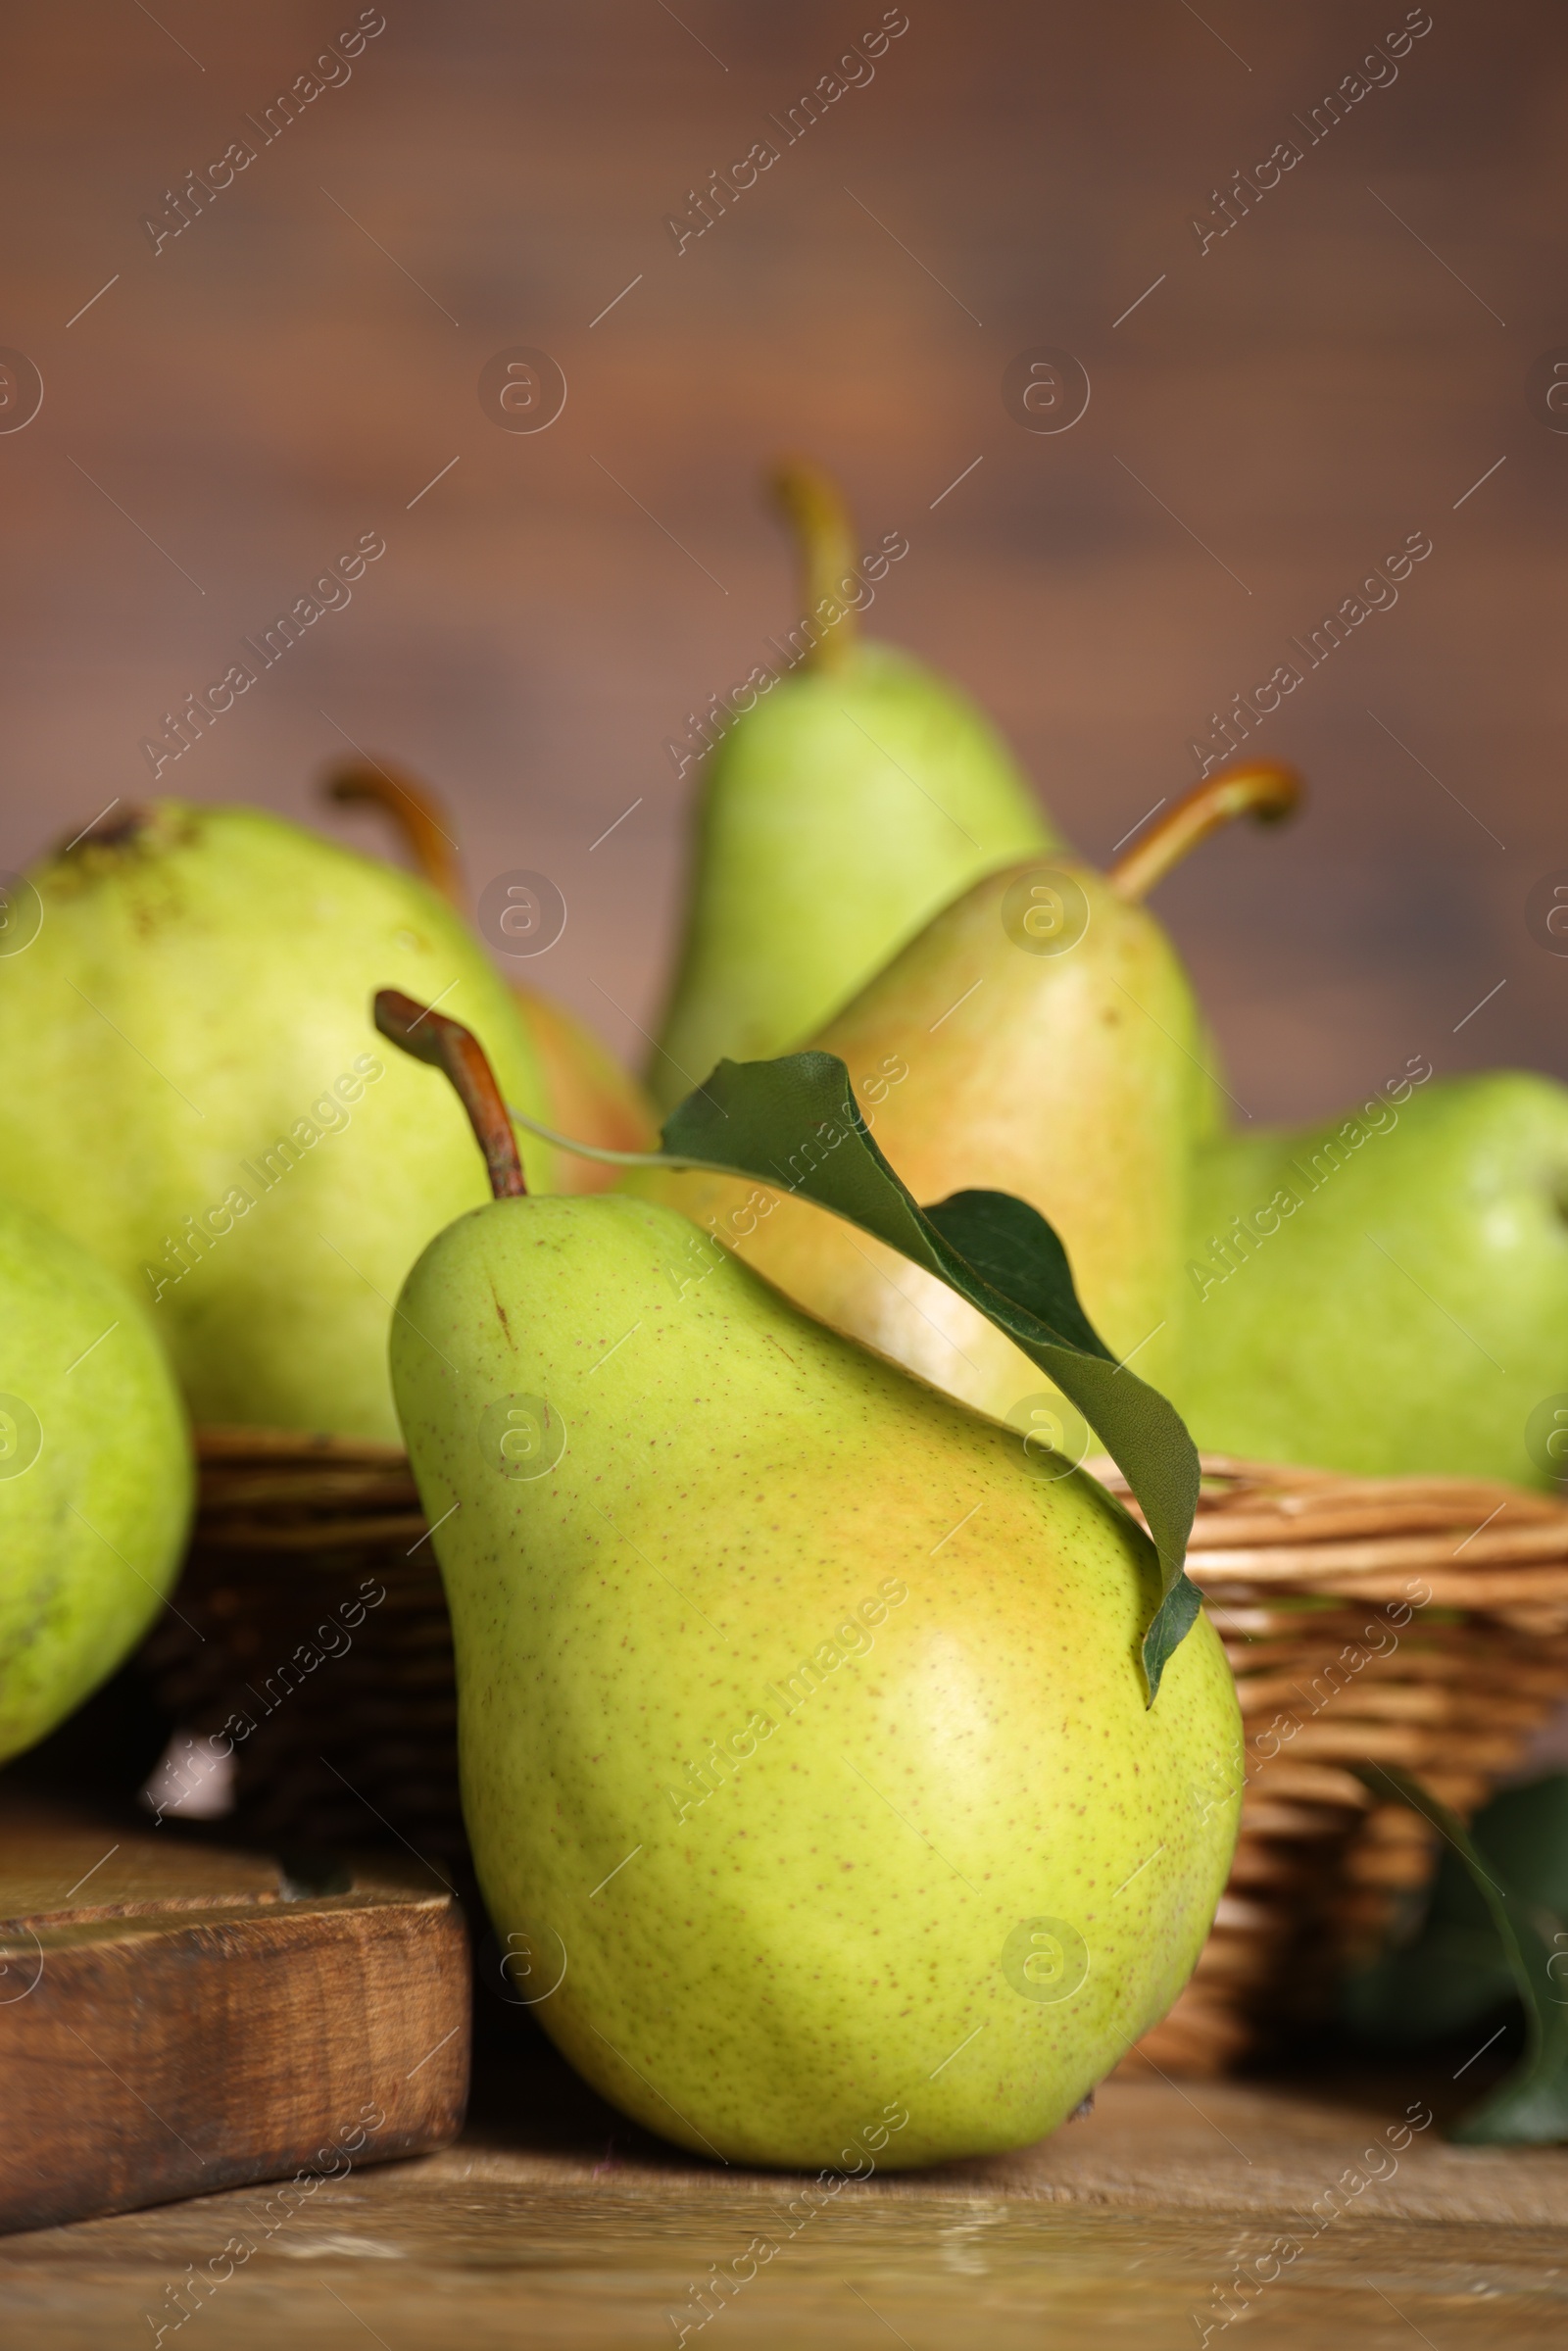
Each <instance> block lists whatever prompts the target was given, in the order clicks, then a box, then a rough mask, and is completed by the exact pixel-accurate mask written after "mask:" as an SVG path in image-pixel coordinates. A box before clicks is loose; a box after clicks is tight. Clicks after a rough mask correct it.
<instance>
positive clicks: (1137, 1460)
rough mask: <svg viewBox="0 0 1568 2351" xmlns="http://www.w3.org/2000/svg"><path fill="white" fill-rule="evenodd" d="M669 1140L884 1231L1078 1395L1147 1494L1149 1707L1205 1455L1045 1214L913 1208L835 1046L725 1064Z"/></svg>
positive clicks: (679, 1151) (959, 1204)
mask: <svg viewBox="0 0 1568 2351" xmlns="http://www.w3.org/2000/svg"><path fill="white" fill-rule="evenodd" d="M662 1141H663V1151H662V1153H661V1154H660V1157H661V1158H662V1160H663V1162H664V1163H665V1164H669V1163H677V1164H681V1165H685V1166H696V1167H711V1168H716V1169H721V1170H723V1171H724V1172H726V1173H729V1174H733V1175H745V1176H751V1177H754V1178H757V1179H760V1181H761V1182H763V1183H766V1184H772V1185H775V1186H777V1188H778V1189H779V1190H780V1191H783V1192H790V1193H798V1194H800V1195H801V1196H802V1197H803V1198H805V1199H807V1200H814V1201H815V1202H816V1203H817V1205H818V1206H819V1207H823V1208H828V1209H831V1210H832V1211H833V1213H834V1214H835V1215H837V1216H842V1217H844V1218H846V1219H847V1221H848V1222H849V1223H851V1224H855V1225H858V1226H859V1228H860V1230H861V1231H862V1232H865V1233H870V1234H872V1235H873V1236H874V1237H875V1238H876V1239H877V1240H878V1241H885V1242H886V1243H887V1244H888V1246H889V1248H891V1249H897V1250H899V1252H900V1253H901V1255H903V1256H906V1257H907V1258H908V1259H909V1261H910V1263H911V1264H914V1265H919V1266H922V1267H923V1268H924V1269H925V1271H926V1272H927V1273H932V1274H935V1275H936V1276H937V1278H938V1279H939V1280H940V1281H943V1282H946V1283H947V1284H948V1286H949V1288H950V1289H952V1290H956V1292H957V1294H958V1296H959V1297H960V1298H966V1299H967V1300H968V1302H969V1304H970V1305H972V1306H975V1307H977V1308H978V1310H979V1311H980V1312H981V1313H982V1314H984V1315H985V1316H986V1317H987V1318H988V1319H989V1320H990V1321H991V1322H994V1323H995V1324H996V1326H997V1328H998V1329H999V1330H1001V1331H1005V1333H1006V1335H1007V1337H1008V1338H1009V1339H1010V1340H1012V1341H1013V1343H1014V1344H1015V1345H1016V1346H1017V1347H1021V1348H1022V1350H1023V1352H1024V1353H1025V1354H1026V1355H1027V1356H1028V1357H1029V1358H1030V1360H1031V1361H1032V1362H1034V1363H1037V1364H1038V1365H1039V1367H1040V1369H1041V1370H1042V1371H1043V1372H1045V1373H1046V1374H1047V1376H1048V1377H1049V1378H1050V1379H1051V1380H1052V1381H1053V1382H1054V1385H1055V1386H1056V1387H1057V1388H1058V1389H1059V1390H1060V1391H1061V1394H1062V1395H1063V1396H1066V1397H1068V1398H1069V1400H1070V1401H1071V1402H1072V1403H1074V1404H1075V1405H1076V1406H1077V1408H1078V1410H1079V1411H1080V1412H1081V1413H1082V1414H1083V1416H1084V1419H1085V1420H1086V1421H1087V1422H1088V1423H1089V1426H1090V1427H1091V1428H1092V1429H1093V1430H1094V1431H1095V1432H1096V1433H1097V1435H1098V1436H1099V1438H1100V1440H1101V1442H1102V1444H1103V1445H1104V1448H1105V1450H1106V1452H1107V1453H1109V1455H1110V1457H1111V1459H1112V1460H1113V1461H1114V1462H1115V1463H1116V1465H1117V1467H1118V1468H1119V1469H1120V1470H1121V1472H1122V1474H1123V1476H1124V1477H1125V1478H1126V1480H1127V1483H1128V1485H1129V1486H1130V1487H1131V1488H1132V1491H1133V1493H1134V1494H1136V1496H1137V1497H1138V1500H1139V1503H1140V1504H1141V1506H1142V1508H1143V1512H1144V1516H1145V1517H1146V1519H1147V1520H1148V1522H1149V1529H1150V1533H1151V1535H1152V1538H1153V1543H1154V1549H1155V1552H1156V1554H1157V1556H1158V1561H1159V1573H1160V1592H1161V1598H1160V1604H1159V1607H1158V1609H1157V1610H1156V1611H1155V1614H1154V1617H1153V1619H1152V1623H1151V1625H1150V1627H1149V1630H1148V1632H1147V1633H1146V1635H1145V1637H1144V1644H1143V1658H1144V1672H1145V1675H1146V1677H1147V1680H1148V1684H1149V1696H1150V1703H1151V1704H1152V1703H1153V1700H1154V1698H1155V1696H1156V1695H1157V1693H1158V1690H1159V1683H1160V1676H1161V1675H1162V1673H1163V1671H1164V1668H1165V1664H1166V1662H1167V1660H1168V1659H1169V1657H1170V1655H1171V1653H1172V1651H1173V1650H1174V1649H1175V1648H1176V1646H1177V1643H1178V1642H1179V1641H1181V1640H1182V1639H1183V1637H1184V1636H1185V1634H1186V1633H1187V1632H1188V1630H1189V1629H1190V1627H1191V1626H1192V1624H1193V1622H1194V1620H1195V1619H1196V1617H1197V1615H1198V1609H1199V1595H1198V1592H1196V1590H1195V1589H1194V1587H1193V1586H1192V1584H1190V1583H1189V1582H1188V1580H1187V1577H1186V1575H1185V1574H1184V1573H1183V1570H1182V1562H1183V1559H1184V1558H1185V1556H1186V1550H1187V1539H1188V1536H1189V1535H1190V1534H1191V1532H1192V1525H1193V1512H1194V1510H1195V1509H1196V1507H1197V1503H1198V1474H1199V1473H1198V1454H1197V1452H1196V1451H1195V1449H1194V1446H1193V1441H1192V1439H1191V1438H1190V1437H1189V1436H1188V1434H1187V1431H1186V1428H1185V1427H1184V1426H1183V1424H1182V1421H1181V1420H1180V1418H1179V1417H1178V1415H1177V1413H1176V1410H1175V1408H1174V1406H1173V1405H1171V1404H1168V1403H1167V1402H1166V1400H1165V1398H1164V1397H1163V1396H1159V1395H1157V1394H1156V1392H1155V1391H1154V1390H1153V1389H1152V1388H1150V1387H1148V1386H1146V1385H1145V1383H1144V1382H1143V1381H1142V1380H1140V1379H1139V1378H1138V1376H1137V1374H1136V1373H1135V1372H1132V1371H1129V1370H1127V1369H1126V1368H1125V1366H1121V1365H1118V1364H1117V1363H1116V1362H1115V1361H1114V1359H1113V1358H1112V1356H1111V1355H1110V1353H1109V1350H1108V1349H1107V1348H1106V1347H1105V1346H1104V1344H1103V1341H1102V1340H1101V1339H1100V1338H1099V1337H1098V1335H1097V1334H1096V1332H1095V1331H1094V1329H1093V1328H1092V1326H1091V1324H1090V1322H1089V1319H1088V1317H1087V1316H1086V1315H1085V1313H1084V1310H1083V1307H1082V1306H1081V1305H1080V1303H1079V1301H1078V1296H1077V1293H1076V1291H1075V1290H1074V1288H1073V1282H1072V1274H1071V1272H1070V1270H1069V1268H1068V1264H1067V1256H1066V1251H1065V1250H1064V1249H1063V1248H1062V1246H1061V1243H1060V1241H1059V1240H1058V1238H1057V1236H1056V1234H1055V1233H1054V1231H1053V1230H1052V1227H1051V1226H1050V1225H1049V1224H1048V1223H1047V1221H1046V1219H1045V1218H1044V1217H1043V1216H1042V1215H1040V1214H1039V1212H1038V1211H1037V1210H1036V1209H1034V1208H1031V1207H1030V1206H1029V1205H1028V1204H1027V1202H1026V1201H1024V1200H1014V1199H1013V1198H1012V1197H1011V1196H1010V1195H1009V1194H1007V1193H1005V1192H959V1193H956V1194H955V1195H954V1197H953V1198H952V1199H951V1200H942V1201H940V1202H939V1203H938V1204H937V1205H936V1206H934V1207H931V1208H921V1207H919V1206H917V1205H916V1203H915V1200H914V1198H913V1196H912V1194H910V1193H909V1192H908V1191H907V1189H906V1187H905V1186H904V1185H903V1184H902V1183H901V1182H900V1181H899V1178H898V1176H897V1175H896V1174H895V1173H894V1171H893V1169H892V1168H891V1167H890V1166H889V1164H888V1162H887V1160H886V1159H885V1158H884V1157H883V1155H882V1153H881V1151H879V1150H878V1149H877V1146H876V1144H875V1142H874V1140H873V1139H872V1136H871V1132H870V1130H869V1128H868V1127H867V1126H866V1123H865V1121H864V1119H863V1118H862V1117H861V1115H860V1111H859V1108H858V1104H857V1102H856V1100H855V1094H854V1090H853V1088H852V1087H851V1084H850V1073H849V1071H848V1070H847V1069H846V1067H845V1065H844V1063H843V1062H842V1061H841V1060H839V1059H838V1058H837V1056H836V1055H835V1054H833V1053H787V1054H785V1055H784V1056H783V1057H782V1058H781V1059H779V1060H776V1061H720V1063H719V1065H718V1067H717V1068H716V1069H715V1070H714V1072H713V1074H712V1076H711V1078H710V1079H709V1081H708V1083H707V1085H706V1086H701V1087H699V1088H698V1090H697V1092H696V1093H695V1094H691V1095H688V1096H687V1098H686V1100H685V1101H684V1102H681V1103H680V1104H679V1105H678V1107H677V1108H676V1109H675V1110H674V1111H672V1113H671V1114H670V1116H669V1118H668V1119H667V1120H666V1122H665V1125H664V1131H663V1137H662Z"/></svg>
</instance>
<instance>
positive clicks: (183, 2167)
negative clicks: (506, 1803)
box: [0, 1808, 470, 2229]
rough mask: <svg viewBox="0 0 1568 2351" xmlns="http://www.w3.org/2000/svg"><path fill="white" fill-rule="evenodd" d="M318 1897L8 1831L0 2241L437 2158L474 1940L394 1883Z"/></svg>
mask: <svg viewBox="0 0 1568 2351" xmlns="http://www.w3.org/2000/svg"><path fill="white" fill-rule="evenodd" d="M344 1875H345V1876H346V1877H347V1879H348V1884H347V1886H346V1889H345V1890H343V1891H331V1892H309V1891H305V1890H303V1889H302V1888H301V1887H300V1886H298V1885H297V1884H293V1883H291V1882H290V1881H289V1880H288V1878H286V1877H285V1875H284V1872H283V1870H282V1868H281V1867H280V1866H279V1864H278V1863H276V1862H274V1861H270V1860H267V1859H265V1858H262V1857H258V1856H256V1855H250V1854H241V1853H231V1852H226V1851H223V1850H221V1849H218V1848H215V1847H214V1846H212V1845H210V1844H208V1843H206V1842H205V1841H203V1840H200V1839H197V1838H193V1837H189V1836H188V1835H182V1834H181V1832H180V1831H179V1830H178V1829H176V1828H173V1827H172V1826H168V1827H165V1828H163V1829H160V1830H156V1831H154V1830H150V1829H124V1828H113V1827H102V1826H98V1825H94V1824H91V1823H83V1822H81V1821H79V1820H70V1819H67V1818H65V1817H63V1816H61V1815H58V1814H51V1813H49V1812H48V1811H38V1810H16V1809H9V1808H8V1809H7V1810H6V1811H4V1812H3V1813H0V2082H3V2084H4V2114H5V2123H4V2130H3V2131H0V2229H31V2228H38V2227H41V2226H44V2225H47V2224H49V2223H52V2222H59V2221H68V2220H74V2219H78V2218H80V2217H82V2216H84V2215H86V2214H91V2213H106V2212H122V2211H125V2210H128V2209H130V2208H132V2207H134V2206H137V2205H144V2204H156V2203H160V2202H162V2201H164V2200H165V2199H167V2198H170V2197H174V2196H186V2195H191V2194H194V2193H198V2192H207V2191H211V2190H213V2189H216V2188H231V2187H237V2186H242V2185H246V2184H248V2183H250V2182H253V2181H256V2180H286V2179H288V2178H289V2177H290V2176H291V2175H293V2174H296V2173H301V2172H312V2173H318V2172H322V2171H325V2172H329V2173H331V2174H332V2175H333V2176H335V2177H343V2176H346V2175H347V2174H348V2173H349V2172H350V2171H352V2170H356V2169H358V2168H359V2167H360V2166H362V2165H365V2164H370V2163H383V2162H385V2161H386V2160H387V2159H388V2158H389V2157H392V2156H399V2155H413V2154H423V2153H426V2152H428V2151H429V2150H430V2149H432V2148H436V2147H441V2146H444V2145H446V2144H447V2142H448V2141H449V2140H450V2139H452V2138H453V2137H454V2136H455V2134H456V2132H457V2131H458V2130H459V2129H460V2128H461V2125H462V2121H463V2114H464V2109H465V2105H466V2097H467V2083H468V2060H469V2023H470V2019H469V1981H470V1980H469V1970H468V1957H467V1936H466V1929H465V1927H464V1924H463V1918H462V1914H461V1912H460V1911H459V1909H458V1906H457V1904H456V1902H455V1901H454V1899H453V1897H452V1896H451V1894H450V1893H448V1892H447V1891H445V1890H444V1889H443V1888H441V1887H440V1886H432V1885H431V1883H430V1882H429V1881H427V1880H421V1879H420V1877H419V1876H418V1874H417V1872H415V1871H414V1870H413V1868H412V1865H411V1869H410V1871H409V1872H408V1873H402V1872H400V1871H399V1870H398V1869H397V1867H396V1866H392V1867H384V1866H382V1865H380V1864H377V1865H376V1866H375V1867H373V1868H371V1869H368V1870H365V1869H361V1870H357V1871H354V1872H346V1873H344Z"/></svg>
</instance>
